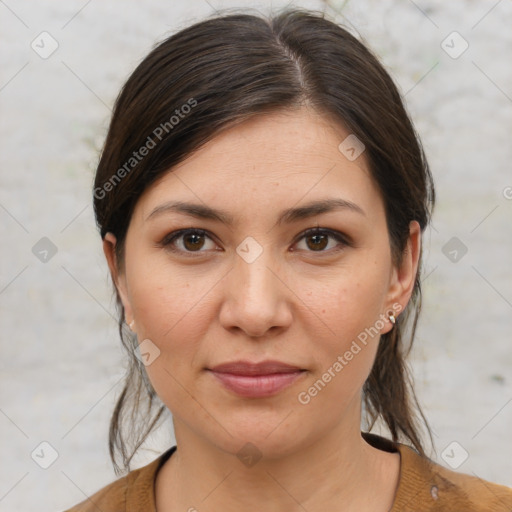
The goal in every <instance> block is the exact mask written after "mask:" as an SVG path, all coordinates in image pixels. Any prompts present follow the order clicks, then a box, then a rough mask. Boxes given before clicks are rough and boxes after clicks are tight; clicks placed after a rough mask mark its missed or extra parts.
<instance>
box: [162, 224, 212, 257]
mask: <svg viewBox="0 0 512 512" xmlns="http://www.w3.org/2000/svg"><path fill="white" fill-rule="evenodd" d="M205 238H207V239H209V240H210V241H212V239H211V238H210V237H209V236H208V234H207V232H206V231H204V230H203V229H197V228H194V229H181V230H179V231H175V232H174V233H171V234H169V235H167V236H166V237H165V238H164V239H163V240H162V242H161V244H162V245H163V246H165V247H166V248H168V249H169V250H171V251H175V252H185V253H192V252H204V251H201V250H200V249H201V248H203V247H204V245H205ZM176 245H178V247H176ZM206 249H208V247H207V248H206ZM209 249H215V244H213V247H210V248H209Z"/></svg>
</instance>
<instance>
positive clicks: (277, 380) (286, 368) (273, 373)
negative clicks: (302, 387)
mask: <svg viewBox="0 0 512 512" xmlns="http://www.w3.org/2000/svg"><path fill="white" fill-rule="evenodd" d="M209 370H210V371H211V372H212V374H213V375H214V376H215V377H216V378H217V379H218V380H219V381H220V382H221V383H222V384H223V385H224V386H225V387H226V388H227V389H229V390H231V391H233V392H235V393H237V394H238V395H240V396H243V397H254V398H257V397H266V396H272V395H275V394H276V393H279V391H282V390H283V389H285V388H286V387H288V386H290V385H291V384H292V383H293V382H294V381H295V380H297V379H298V378H299V377H300V376H301V375H302V373H303V372H304V370H301V369H300V368H299V367H297V366H292V365H289V364H286V363H282V362H280V361H270V360H269V361H263V362H261V363H251V362H248V361H234V362H231V363H224V364H220V365H217V366H215V367H213V368H212V369H209Z"/></svg>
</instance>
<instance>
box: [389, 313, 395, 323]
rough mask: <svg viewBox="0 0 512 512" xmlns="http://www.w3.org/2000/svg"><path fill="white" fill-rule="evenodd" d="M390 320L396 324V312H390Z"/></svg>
mask: <svg viewBox="0 0 512 512" xmlns="http://www.w3.org/2000/svg"><path fill="white" fill-rule="evenodd" d="M389 321H390V322H391V323H392V324H395V323H396V317H395V314H394V313H390V314H389Z"/></svg>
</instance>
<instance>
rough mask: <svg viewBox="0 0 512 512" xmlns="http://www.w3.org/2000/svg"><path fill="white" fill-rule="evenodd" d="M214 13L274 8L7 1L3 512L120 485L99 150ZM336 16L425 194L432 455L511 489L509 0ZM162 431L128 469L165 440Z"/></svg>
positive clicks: (417, 367)
mask: <svg viewBox="0 0 512 512" xmlns="http://www.w3.org/2000/svg"><path fill="white" fill-rule="evenodd" d="M283 5H285V3H284V2H278V1H274V2H273V7H274V9H276V8H279V7H281V6H283ZM295 5H300V6H303V7H310V8H316V9H322V10H323V9H326V8H327V6H326V4H325V3H324V2H322V1H321V0H318V1H308V2H306V1H301V2H295ZM226 7H241V8H244V9H247V8H249V7H252V8H255V7H257V8H260V9H261V10H262V11H264V12H268V11H269V9H270V7H271V4H270V2H260V3H256V2H253V1H245V2H242V1H239V2H222V1H220V0H209V1H208V2H207V1H206V0H191V1H187V2H183V4H182V3H181V2H172V3H171V2H164V1H156V0H151V1H145V2H136V1H133V0H132V1H125V0H124V1H121V0H118V1H113V0H107V1H105V0H102V1H99V0H90V1H87V0H81V1H68V2H63V1H61V2H51V1H49V0H45V1H39V2H36V1H25V0H23V1H15V0H0V40H1V45H2V46H1V56H0V58H1V64H0V109H1V111H0V112H1V115H0V148H1V151H0V173H1V174H0V180H1V188H0V228H1V242H0V243H1V260H0V261H1V267H0V314H1V333H2V336H1V358H0V369H1V379H0V432H1V434H0V512H4V511H6V512H7V511H9V512H11V511H13V510H17V511H23V510H27V511H28V510H35V509H36V507H37V510H40V511H41V512H46V511H56V510H62V509H64V508H66V507H69V506H71V505H73V504H75V503H77V502H79V501H81V500H83V499H84V498H85V496H88V495H90V494H92V493H93V492H95V491H96V490H98V489H99V488H100V487H103V486H104V485H106V484H107V483H109V482H111V481H113V480H114V478H115V476H114V473H113V470H112V467H111V465H110V461H109V458H108V452H107V435H108V421H109V418H110V414H111V412H112V409H113V406H114V403H115V400H116V398H117V396H118V394H119V392H120V391H121V386H120V379H121V377H122V375H123V371H124V364H125V363H124V359H123V354H122V352H121V348H120V342H119V340H118V337H117V331H116V323H115V321H114V320H113V318H112V316H111V315H113V314H114V307H113V306H114V304H113V301H112V293H111V289H110V282H109V279H108V274H107V266H106V263H105V261H104V257H103V253H102V251H101V243H100V237H99V235H98V234H97V232H96V229H95V225H94V219H93V212H92V207H91V187H92V180H93V173H94V168H95V164H96V162H97V157H98V150H99V148H100V147H101V143H102V141H103V137H104V135H105V132H106V128H107V123H108V120H109V116H110V113H111V112H110V109H111V107H112V104H113V100H114V98H115V96H116V95H117V93H118V91H119V89H120V87H121V85H122V84H123V82H124V80H125V79H126V78H127V77H128V75H129V74H130V72H131V71H132V70H133V69H134V67H135V65H136V64H137V63H138V62H139V61H140V59H141V58H143V56H144V55H146V54H147V52H148V51H149V50H150V49H151V47H152V46H153V45H154V44H155V43H156V42H157V41H158V40H161V39H162V38H163V37H165V36H167V35H170V34H171V33H172V32H174V31H175V30H177V29H178V28H182V27H184V26H186V25H188V24H190V23H192V22H194V21H198V20H199V19H201V18H202V17H204V16H206V15H209V14H210V13H211V12H212V10H213V9H214V8H215V9H221V8H226ZM335 10H336V11H341V15H339V16H337V17H336V20H337V21H339V22H340V23H343V24H345V25H346V26H348V27H349V28H350V29H351V30H353V31H354V32H356V31H357V32H358V33H359V34H361V35H362V36H363V37H364V38H365V39H366V41H367V42H368V43H369V44H370V45H371V47H372V48H373V49H374V51H376V52H377V54H378V55H379V56H380V57H381V59H382V61H383V63H384V64H385V65H386V67H387V68H388V70H389V71H390V72H391V73H392V75H393V77H394V78H395V80H396V81H397V83H398V84H399V86H400V88H401V90H402V92H403V94H404V95H405V98H406V101H407V104H408V108H409V110H410V112H411V114H412V116H413V119H414V121H415V124H416V127H417V129H418V131H419V133H420V135H421V137H422V139H423V142H424V145H425V148H426V151H427V155H428V157H429V160H430V163H431V166H432V170H433V174H434V178H435V181H436V186H437V193H438V204H437V209H436V211H435V215H434V224H433V228H432V229H429V230H428V231H427V232H426V234H425V236H424V245H425V254H424V258H425V277H424V281H423V287H424V311H423V315H422V319H421V321H420V324H419V328H418V333H417V339H416V348H415V350H414V352H413V354H412V358H411V366H412V368H413V372H414V376H415V379H416V385H417V393H418V396H419V398H420V400H421V402H422V404H423V405H424V410H425V412H426V414H427V416H428V418H429V420H430V422H431V425H432V427H433V429H434V432H435V442H436V448H437V451H436V452H435V453H433V455H432V456H433V458H435V459H436V460H438V461H439V462H440V463H441V464H443V465H446V466H447V467H450V465H449V464H455V463H460V461H461V460H462V458H463V455H464V452H463V451H462V450H466V451H467V453H468V454H469V457H468V458H467V460H465V461H464V462H463V463H462V464H461V465H460V466H458V468H457V470H458V471H461V472H465V473H470V474H476V475H478V476H480V477H482V478H485V479H488V480H491V481H495V482H498V483H502V484H506V485H509V486H512V466H511V462H510V460H511V454H512V440H511V436H510V432H511V431H512V428H511V427H512V374H511V367H512V350H511V347H510V341H511V330H512V277H511V275H512V274H511V272H510V262H511V261H512V258H511V256H512V229H511V224H512V223H511V221H512V200H511V198H512V173H511V164H510V162H511V161H512V145H511V139H510V135H511V125H512V67H511V66H510V62H512V28H511V27H512V1H511V0H501V1H496V2H495V1H492V2H483V1H480V2H477V1H470V0H466V1H461V0H459V1H451V2H442V1H436V2H434V1H419V0H418V1H417V2H412V1H407V0H396V1H376V0H373V1H372V0H359V1H354V0H352V1H345V2H340V1H335V0H333V1H332V2H331V6H330V7H329V8H328V11H329V13H330V15H331V16H334V12H335ZM43 31H47V32H48V33H50V34H51V36H52V37H53V38H54V39H55V40H56V41H57V42H58V45H59V46H58V48H57V50H56V51H55V52H54V53H53V54H52V55H50V56H49V57H48V58H46V59H43V58H41V57H40V56H39V55H38V54H37V53H36V52H35V51H34V50H33V49H32V48H31V43H32V42H33V41H34V40H35V43H34V44H39V46H42V43H41V42H40V37H41V36H39V35H40V33H41V32H43ZM453 31H457V32H458V33H459V34H460V35H461V36H462V37H463V38H464V40H465V41H467V43H468V44H469V47H468V48H467V50H466V51H465V52H464V53H462V54H461V55H460V56H458V58H453V56H450V55H448V54H447V53H446V51H445V50H444V49H443V48H442V46H441V45H442V44H443V43H442V42H443V40H446V42H445V43H444V47H445V48H446V49H447V50H448V51H450V52H451V53H452V55H453V54H454V53H459V51H461V50H462V49H463V45H464V41H463V40H462V39H457V38H458V36H457V35H455V36H453V35H452V36H450V37H449V38H448V39H446V38H447V36H449V35H450V34H451V33H452V32H453ZM38 41H39V42H38ZM46 41H47V42H46V43H45V48H46V49H48V48H49V46H48V40H46ZM450 47H452V48H450ZM42 237H48V238H49V239H50V240H51V241H52V242H53V244H55V246H56V249H57V253H56V254H55V255H54V256H53V257H51V258H49V259H48V261H47V262H46V263H44V262H42V261H40V260H39V259H38V258H37V257H36V256H35V255H34V254H33V252H32V248H33V246H34V245H35V244H36V243H37V242H38V241H39V240H40V239H41V238H42ZM452 237H456V238H457V240H456V241H455V242H452V243H455V244H458V245H459V248H457V247H456V246H454V247H455V249H456V250H457V251H458V253H457V259H458V261H455V262H454V261H451V259H450V258H452V259H453V257H454V256H455V253H452V254H451V255H450V253H449V250H453V248H452V247H451V246H448V249H447V248H446V246H445V244H447V243H448V242H449V241H450V239H452ZM461 244H464V246H465V247H467V253H466V254H465V255H463V257H462V258H461V254H462V252H460V247H462V246H461ZM443 248H444V249H443ZM164 430H165V429H161V430H160V431H159V432H158V433H157V434H156V435H155V436H153V437H152V438H151V439H150V440H149V442H148V443H147V445H146V447H145V449H144V450H142V451H141V452H140V455H139V456H138V458H137V460H136V466H140V465H143V464H146V463H147V462H149V461H151V460H153V459H154V458H155V457H156V456H157V455H158V454H159V453H161V451H163V450H164V449H165V448H167V447H168V446H171V444H173V438H172V432H171V433H170V427H168V428H167V431H164ZM43 441H46V442H48V443H50V444H51V445H52V446H53V447H54V449H55V450H56V451H57V452H58V458H57V459H56V461H55V462H54V463H53V464H52V465H51V466H50V467H49V468H48V469H42V468H41V467H40V466H39V465H38V464H36V462H35V461H34V460H33V459H32V458H31V453H32V452H33V451H34V450H35V449H36V448H37V449H36V452H35V453H36V454H37V453H39V454H40V457H39V459H38V458H37V457H36V456H35V458H36V459H37V460H38V461H39V462H44V460H43V459H45V457H46V461H48V460H49V459H48V457H50V456H51V451H50V449H49V448H48V447H45V445H43V446H39V445H40V443H41V442H43ZM454 441H456V442H457V443H458V444H457V445H452V446H451V448H453V452H452V451H451V448H450V449H449V450H448V451H445V449H446V447H447V446H449V445H450V443H452V442H454ZM43 453H44V457H43V456H42V455H41V454H43ZM443 453H444V454H445V456H444V457H443V455H442V454H443ZM447 454H448V457H447V456H446V455H447ZM450 457H451V458H450ZM454 461H455V462H454Z"/></svg>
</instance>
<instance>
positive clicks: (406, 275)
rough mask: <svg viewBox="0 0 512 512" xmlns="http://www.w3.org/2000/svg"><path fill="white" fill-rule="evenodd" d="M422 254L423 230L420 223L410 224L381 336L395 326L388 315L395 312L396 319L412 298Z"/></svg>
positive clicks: (392, 285)
mask: <svg viewBox="0 0 512 512" xmlns="http://www.w3.org/2000/svg"><path fill="white" fill-rule="evenodd" d="M420 252H421V228H420V225H419V223H418V221H416V220H413V221H411V222H410V223H409V238H408V240H407V244H406V247H405V250H404V254H403V258H402V265H401V266H400V268H397V267H393V271H392V273H391V279H390V282H389V290H388V293H387V298H386V310H385V311H386V313H385V318H386V325H385V327H384V328H383V329H382V330H381V334H385V333H387V332H389V331H390V330H391V329H392V328H393V324H392V323H391V321H389V320H388V313H389V312H394V315H395V318H397V317H398V315H399V314H400V313H401V312H402V311H403V310H404V309H405V307H406V306H407V303H408V302H409V299H410V298H411V295H412V291H413V289H414V283H415V281H416V273H417V271H418V262H419V257H420Z"/></svg>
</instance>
